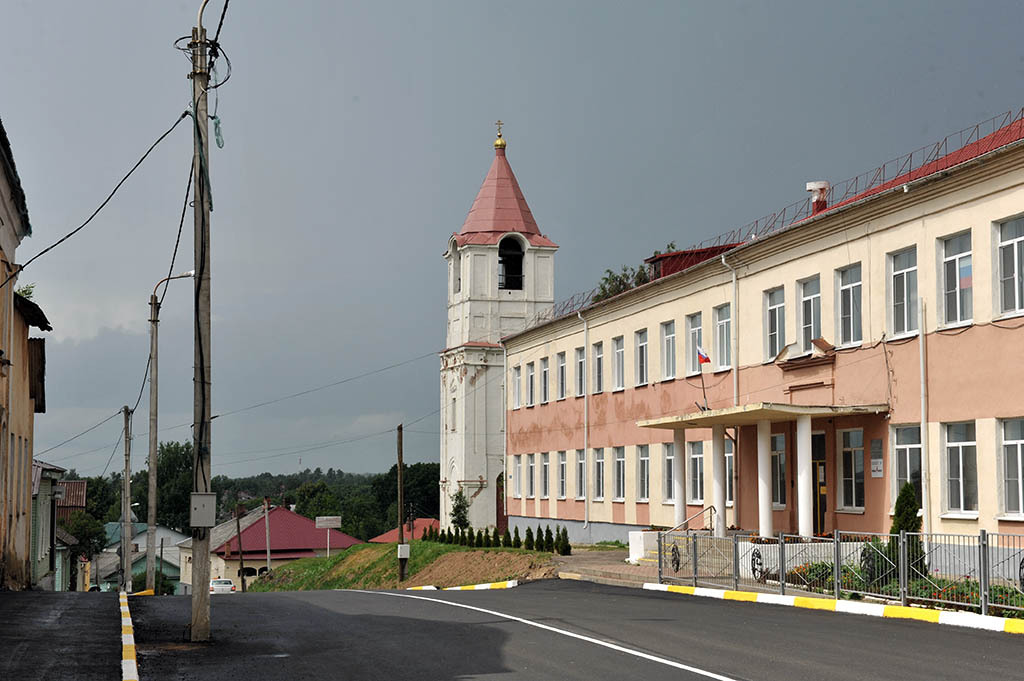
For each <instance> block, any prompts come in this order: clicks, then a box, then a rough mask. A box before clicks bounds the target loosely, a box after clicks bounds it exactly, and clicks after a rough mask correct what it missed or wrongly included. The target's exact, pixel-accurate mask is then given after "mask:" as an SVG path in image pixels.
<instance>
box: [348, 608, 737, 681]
mask: <svg viewBox="0 0 1024 681" xmlns="http://www.w3.org/2000/svg"><path fill="white" fill-rule="evenodd" d="M336 591H354V592H356V593H363V594H371V595H377V596H394V597H397V598H415V599H416V600H419V601H430V602H432V603H441V604H442V605H450V606H452V607H453V608H465V609H466V610H476V611H477V612H482V613H485V614H487V615H492V616H494V617H502V618H504V619H507V620H512V621H513V622H519V623H521V624H526V625H528V626H531V627H537V628H538V629H544V630H546V631H551V632H554V633H556V634H561V635H562V636H568V637H569V638H575V639H579V640H581V641H586V642H587V643H593V644H594V645H599V646H602V647H604V648H610V649H611V650H615V651H617V652H620V653H625V654H627V655H632V656H634V657H639V658H641V659H644V660H650V661H651V662H657V663H659V664H663V665H666V666H668V667H675V668H676V669H682V670H684V671H688V672H690V673H691V674H697V675H699V676H705V677H707V678H709V679H716V680H717V681H739V680H738V679H734V678H732V677H731V676H723V675H722V674H716V673H715V672H709V671H707V670H706V669H700V668H698V667H691V666H690V665H688V664H683V663H682V662H676V661H675V660H669V659H666V658H664V657H658V656H657V655H651V654H650V653H645V652H642V651H640V650H634V649H632V648H627V647H625V646H622V645H619V644H618V643H610V642H608V641H602V640H601V639H597V638H593V637H591V636H584V635H583V634H577V633H575V632H572V631H567V630H565V629H559V628H557V627H552V626H550V625H548V624H541V623H540V622H534V621H533V620H528V619H524V618H522V617H516V616H515V615H509V614H507V613H504V612H498V611H497V610H488V609H486V608H478V607H476V606H475V605H466V604H465V603H455V602H454V601H446V600H444V599H441V598H430V597H428V596H414V595H412V594H405V593H391V592H387V591H363V590H361V589H336Z"/></svg>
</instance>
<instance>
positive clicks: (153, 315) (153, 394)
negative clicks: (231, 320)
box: [146, 292, 162, 589]
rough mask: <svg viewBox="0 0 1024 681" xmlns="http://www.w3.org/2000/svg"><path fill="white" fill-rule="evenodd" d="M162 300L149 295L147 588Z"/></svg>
mask: <svg viewBox="0 0 1024 681" xmlns="http://www.w3.org/2000/svg"><path fill="white" fill-rule="evenodd" d="M159 317H160V302H159V301H158V300H157V297H156V292H154V293H153V294H152V295H151V296H150V297H149V496H148V499H149V501H148V504H147V506H146V516H147V518H146V521H147V524H148V525H149V527H148V528H146V588H147V589H155V588H156V556H155V555H154V554H155V553H156V458H157V457H156V454H157V451H156V449H157V439H156V431H157V420H156V408H157V385H156V379H157V364H156V348H157V336H156V334H157V331H156V329H157V324H158V319H159ZM161 543H162V542H161Z"/></svg>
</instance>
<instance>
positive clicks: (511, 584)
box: [444, 579, 519, 591]
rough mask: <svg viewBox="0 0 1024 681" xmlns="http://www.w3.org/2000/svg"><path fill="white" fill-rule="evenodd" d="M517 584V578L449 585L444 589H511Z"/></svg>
mask: <svg viewBox="0 0 1024 681" xmlns="http://www.w3.org/2000/svg"><path fill="white" fill-rule="evenodd" d="M516 586H519V580H516V579H510V580H509V581H507V582H491V583H490V584H468V585H466V586H449V587H445V589H444V590H445V591H482V590H484V589H511V588H513V587H516Z"/></svg>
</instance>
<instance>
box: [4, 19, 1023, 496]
mask: <svg viewBox="0 0 1024 681" xmlns="http://www.w3.org/2000/svg"><path fill="white" fill-rule="evenodd" d="M197 6H198V2H197V1H192V2H188V3H182V2H138V1H137V0H119V1H114V0H108V1H104V2H91V3H83V2H72V1H70V0H60V1H58V2H48V3H40V2H30V1H27V0H22V1H18V2H8V3H7V4H6V6H5V9H4V19H3V22H4V27H5V31H4V43H3V52H2V53H3V63H4V68H3V72H2V76H0V83H2V85H3V92H4V97H3V104H2V107H0V116H2V118H3V121H4V125H5V127H6V129H7V132H8V135H9V136H10V138H11V144H12V147H13V151H14V155H15V159H16V162H17V164H18V170H19V172H20V174H21V178H22V182H23V185H24V188H25V191H26V193H27V197H28V206H29V212H30V216H31V220H32V224H33V227H34V235H33V236H32V237H31V238H30V239H26V240H25V241H24V242H23V243H22V245H21V248H20V249H19V252H18V261H19V262H24V261H26V260H27V259H28V258H29V257H30V256H31V255H33V254H35V253H37V252H38V251H39V250H41V249H42V248H43V247H44V246H46V245H47V244H49V243H51V242H52V241H54V240H55V239H56V238H58V237H59V236H61V235H62V234H63V233H65V232H67V231H68V230H70V229H71V228H72V227H74V226H76V225H77V224H79V223H80V222H81V221H82V220H83V219H84V218H85V217H86V216H87V215H88V214H89V213H90V212H92V210H93V209H94V208H95V207H96V205H97V204H98V203H99V201H100V200H102V198H103V197H104V196H105V195H106V194H107V192H109V191H110V189H111V188H112V187H113V185H114V184H115V183H116V182H117V181H118V180H119V179H120V177H121V176H122V175H123V174H124V172H125V171H126V170H127V169H128V168H129V167H130V166H131V164H133V163H134V162H135V160H136V159H137V158H138V157H139V156H140V155H141V153H142V152H143V151H144V150H145V149H146V148H147V147H148V146H149V145H150V144H151V143H152V141H153V140H154V139H155V138H156V137H157V136H158V135H159V134H160V133H161V132H163V131H164V130H165V129H166V128H167V127H168V126H169V125H170V124H171V123H172V122H173V121H174V119H175V118H176V117H177V116H178V115H179V114H180V113H181V112H182V111H183V110H184V108H185V107H186V105H187V104H188V102H189V99H190V90H189V88H190V84H189V81H188V80H187V79H186V77H185V76H186V74H187V72H188V70H189V66H188V63H187V62H186V59H185V58H183V56H182V55H181V54H180V53H179V52H177V51H175V50H174V49H173V48H172V45H171V44H172V42H173V41H174V39H175V38H177V37H179V36H183V35H186V34H188V33H189V31H190V30H191V27H192V25H193V24H194V22H195V14H196V9H197ZM220 9H221V2H220V0H213V1H212V2H211V5H210V7H209V9H208V11H207V15H206V17H207V18H206V23H207V25H208V26H209V27H210V28H211V30H212V28H213V27H215V25H216V19H217V17H218V15H219V13H220ZM1020 25H1021V6H1020V3H1000V2H986V3H983V4H980V5H976V4H973V3H963V2H938V1H934V0H933V1H929V2H904V3H891V2H859V3H842V4H841V5H839V4H837V5H836V6H831V5H829V4H827V3H820V2H799V3H795V2H778V1H776V2H771V3H762V2H751V3H730V2H714V3H712V2H704V3H698V2H664V3H655V2H632V3H625V2H595V1H588V2H577V3H569V2H552V1H550V0H549V1H545V2H516V3H496V2H479V1H473V2H445V3H426V2H408V3H397V2H381V1H379V0H378V1H374V2H334V1H326V0H324V1H314V0H310V1H308V2H265V1H256V0H246V1H243V0H236V1H235V2H234V3H233V4H232V5H231V6H230V9H229V11H228V15H227V20H226V23H225V26H224V29H223V32H222V34H221V42H222V44H223V45H224V48H225V50H226V51H227V53H228V55H229V56H230V58H231V60H232V62H233V64H234V73H233V75H232V78H231V80H230V82H229V83H227V84H226V85H225V86H224V87H223V88H221V89H220V91H219V92H220V101H219V111H218V113H219V116H220V118H221V120H222V122H223V132H224V138H225V146H224V148H223V149H214V150H213V151H212V154H211V156H212V158H211V168H212V183H213V198H214V213H213V219H212V230H213V236H212V239H213V245H212V256H213V265H212V271H213V285H212V287H213V288H212V293H213V411H214V413H219V412H226V411H230V410H233V409H237V408H239V407H244V406H246V405H249V404H252V403H255V402H259V401H261V400H264V399H269V398H273V397H276V396H279V395H283V394H288V393H292V392H296V391H300V390H303V389H306V388H310V387H314V386H318V385H322V384H325V383H328V382H331V381H334V380H340V379H343V378H345V377H348V376H352V375H355V374H359V373H362V372H364V371H367V370H371V369H375V368H378V367H381V366H385V365H388V364H392V363H395V362H399V361H402V360H406V359H409V358H413V357H417V356H420V355H423V354H426V353H430V352H432V351H437V350H440V349H441V348H442V346H443V344H444V323H445V266H444V262H443V260H442V257H441V254H442V252H443V251H444V249H445V244H446V240H447V238H448V236H449V235H450V234H451V233H452V232H453V231H457V230H458V229H459V228H460V226H461V224H462V221H463V220H464V218H465V216H466V212H467V211H468V209H469V206H470V204H471V202H472V200H473V198H474V196H475V195H476V192H477V189H478V188H479V186H480V182H481V181H482V180H483V178H484V175H485V173H486V171H487V168H488V167H489V165H490V162H491V158H492V156H493V150H492V149H491V142H492V140H493V138H494V126H493V122H494V121H495V120H496V119H498V118H501V119H502V120H504V121H505V123H506V127H505V135H506V139H507V140H508V157H509V160H510V162H511V164H512V167H513V169H514V170H515V172H516V174H517V176H518V178H519V182H520V184H521V186H522V188H523V191H524V192H525V194H526V198H527V201H528V202H529V204H530V207H531V209H532V210H533V214H534V216H535V217H536V219H537V222H538V223H539V225H540V227H541V230H542V231H543V232H544V233H545V234H547V235H549V236H550V237H551V238H552V239H554V240H555V241H556V242H557V243H558V244H559V245H560V246H561V249H560V251H559V252H558V256H557V259H556V263H557V266H556V282H555V283H556V297H557V298H566V297H568V296H570V295H571V294H573V293H575V292H577V291H580V290H586V289H590V288H591V287H593V286H594V285H595V284H596V282H597V281H598V279H599V278H600V276H601V273H602V271H603V270H604V269H605V268H606V267H617V266H618V265H620V264H622V263H623V262H625V261H628V262H630V263H636V262H639V261H640V260H641V259H642V258H643V257H645V256H647V255H649V254H650V253H651V252H652V251H653V250H654V249H656V248H659V247H662V246H663V245H664V244H665V243H666V242H668V241H672V240H674V241H676V243H677V244H679V245H680V246H684V245H688V244H690V243H693V242H697V241H700V240H701V239H703V238H705V237H708V236H712V235H715V234H718V233H720V232H724V231H726V230H729V229H732V228H734V227H737V226H739V225H742V224H744V223H746V222H749V221H750V220H753V219H754V218H757V217H759V216H761V215H764V214H766V213H768V212H771V211H772V210H774V209H776V208H779V207H781V206H783V205H785V204H788V203H790V202H791V201H794V200H796V199H799V198H801V197H802V196H803V195H804V191H803V188H804V183H805V182H806V181H808V180H818V179H828V180H832V181H839V180H843V179H845V178H847V177H850V176H853V175H856V174H858V173H860V172H863V171H865V170H868V169H870V168H872V167H874V166H877V165H879V164H881V163H882V162H884V161H886V160H888V159H890V158H892V157H895V156H897V155H899V154H901V153H904V152H908V151H911V150H912V149H916V148H918V147H920V146H923V145H925V144H928V143H930V142H933V141H935V140H937V139H938V138H941V137H942V136H944V135H945V134H947V133H949V132H953V131H955V130H959V129H960V128H963V127H966V126H968V125H971V124H973V123H975V122H978V121H981V120H983V119H986V118H988V117H990V116H993V115H996V114H998V113H1002V112H1004V111H1006V110H1008V109H1013V108H1019V107H1021V106H1022V105H1024V96H1022V95H1021V94H1020V83H1021V80H1022V74H1024V52H1022V51H1021V49H1020V47H1019V43H1020V40H1019V27H1020ZM191 153H192V139H191V135H190V129H189V126H188V125H187V124H183V125H181V126H179V128H178V129H177V130H176V131H175V132H174V134H173V135H172V136H171V137H169V138H168V139H167V140H165V141H164V143H163V144H162V145H161V146H160V147H158V149H157V150H156V151H154V153H153V154H152V156H151V157H150V158H149V159H148V160H147V161H146V162H145V164H144V165H143V166H142V167H141V168H140V169H139V171H138V172H137V173H136V175H135V176H133V177H132V178H131V179H130V180H129V181H128V183H127V184H126V185H125V186H124V188H123V189H122V190H121V192H120V193H119V194H118V195H117V197H116V198H115V199H114V201H112V202H111V204H110V205H109V206H108V207H107V209H106V210H105V211H104V212H103V213H101V214H100V216H99V217H98V218H97V219H96V220H95V221H94V222H93V223H92V224H91V225H90V226H89V227H88V228H87V229H86V230H85V231H83V232H82V233H80V234H79V235H78V236H76V237H75V238H74V239H72V240H71V241H69V242H67V243H66V244H65V245H63V246H62V247H60V248H59V249H57V250H55V251H54V252H53V253H51V254H49V255H47V256H45V257H44V258H41V259H40V260H39V261H37V262H36V263H35V264H33V265H32V266H31V267H30V268H28V269H27V270H26V271H25V273H24V274H23V275H22V279H21V283H28V282H35V283H36V284H37V288H36V299H37V301H38V302H39V303H40V304H41V305H42V306H43V308H44V309H45V311H46V313H47V315H48V316H49V318H50V320H51V322H52V323H53V327H54V331H53V333H52V334H50V335H49V337H50V340H49V342H48V348H47V355H48V358H47V359H48V367H47V370H48V371H47V413H46V414H45V415H40V416H38V417H37V419H36V435H35V437H36V447H35V450H36V452H37V453H38V452H42V451H43V450H45V449H46V448H47V447H49V446H51V445H54V444H57V443H58V442H60V441H62V440H63V439H65V438H66V437H69V436H71V435H73V434H75V433H77V432H79V431H81V430H83V429H84V428H86V427H88V426H90V425H92V424H94V423H96V422H97V421H99V420H100V419H102V418H103V417H105V416H106V415H108V414H112V413H114V411H116V410H117V409H119V408H120V407H121V406H122V405H124V404H125V403H128V404H132V403H134V401H135V396H136V395H137V393H138V390H139V387H140V382H141V379H142V373H143V370H144V368H145V363H146V357H147V354H148V338H147V323H146V320H147V318H148V298H149V293H150V291H151V290H152V287H153V285H154V284H155V283H156V281H157V280H158V279H160V278H161V277H162V276H164V274H165V273H166V271H167V267H168V264H169V259H170V254H171V251H172V248H173V245H174V238H175V233H176V231H177V225H178V216H179V215H180V211H181V203H182V199H183V195H184V188H185V182H186V178H187V176H188V170H189V164H190V162H191ZM178 263H179V264H178V265H177V266H176V268H175V269H176V270H178V271H180V270H187V269H191V267H192V264H191V263H192V238H191V217H189V219H188V220H187V222H186V228H185V231H184V234H183V237H182V243H181V250H180V255H179V260H178ZM190 286H191V283H189V282H175V283H172V285H171V288H170V291H169V293H168V296H167V299H166V302H165V305H164V309H163V312H162V323H161V341H162V343H161V361H160V368H161V375H160V384H161V401H160V407H161V408H160V419H161V425H162V426H163V427H167V426H174V425H177V424H181V423H187V422H189V421H190V420H191V396H192V344H191V339H192V321H191V314H190V301H191V296H190V291H191V288H190ZM437 367H438V362H437V359H436V357H428V358H426V359H423V360H420V361H418V362H414V363H412V364H409V365H407V366H404V367H402V368H400V369H397V370H394V371H391V372H387V373H383V374H380V375H376V376H373V377H371V378H367V379H363V380H360V381H355V382H351V383H348V384H345V385H342V386H338V387H335V388H331V389H329V390H324V391H322V392H318V393H315V394H313V395H309V396H306V397H301V398H297V399H293V400H289V401H286V402H282V403H278V404H275V405H272V406H269V407H264V408H260V409H255V410H251V411H248V412H244V413H241V414H237V415H232V416H225V417H224V418H222V419H217V420H216V421H214V427H213V442H214V449H213V466H214V473H215V474H227V475H233V476H238V475H249V474H254V473H259V472H261V471H264V470H269V471H272V472H283V471H291V470H296V469H298V468H300V467H301V468H305V467H310V468H313V467H316V466H320V467H322V468H323V469H325V470H326V469H327V468H328V467H335V468H341V469H343V470H346V471H352V472H361V471H381V470H385V469H386V468H387V467H389V466H390V465H391V463H392V461H393V459H394V437H393V435H391V434H387V435H383V436H377V437H371V438H368V439H365V440H361V441H359V442H356V443H350V444H340V445H336V446H331V447H327V448H323V449H320V450H315V451H308V452H305V453H302V454H286V455H283V456H276V458H263V459H262V460H259V461H248V460H249V459H255V458H262V457H268V456H274V455H277V454H280V453H282V452H288V451H292V450H297V449H300V448H302V447H303V446H307V445H314V444H316V443H321V442H325V441H333V440H343V439H348V438H356V437H361V436H364V435H367V434H371V433H376V432H379V431H381V430H384V429H386V428H390V427H392V426H393V425H395V424H397V423H399V422H401V421H406V422H409V421H412V420H413V419H416V418H419V417H421V416H423V415H425V414H431V413H432V412H434V411H435V410H436V409H437V408H438V396H437V382H438V378H437ZM147 393H148V389H147ZM146 411H147V401H146V397H145V396H144V397H143V400H142V403H141V404H140V406H139V418H137V419H136V426H135V431H136V433H137V434H139V433H143V432H144V431H145V430H146V429H147V423H146V416H145V412H146ZM437 422H438V419H437V417H436V416H435V415H431V416H429V417H428V418H426V419H424V420H422V421H420V422H419V423H417V424H416V425H414V426H412V427H411V428H410V430H411V431H412V432H411V433H410V434H409V435H408V436H407V438H406V458H407V460H411V461H436V460H437V459H438V444H437V434H436V432H437V429H438V426H437ZM119 429H120V418H117V419H114V420H112V421H111V422H109V423H108V424H106V425H104V426H103V427H101V428H98V429H97V430H95V431H93V432H91V433H89V434H87V435H85V436H83V437H82V438H80V439H78V440H76V441H75V442H73V443H71V444H69V445H66V446H64V447H61V448H60V449H57V450H55V451H52V452H49V453H47V454H45V455H43V456H42V457H41V458H44V459H45V460H48V461H54V462H60V463H61V464H62V465H66V466H69V467H71V466H74V467H76V468H77V469H78V470H79V471H80V472H81V473H83V474H87V475H96V474H98V473H99V472H100V471H102V470H103V469H104V466H105V464H106V463H107V461H108V458H109V457H110V453H111V447H112V446H113V444H114V442H115V440H116V438H117V436H118V431H119ZM188 437H189V429H188V428H187V427H184V428H177V429H173V430H167V431H165V432H162V433H161V438H162V439H165V440H167V439H181V440H184V439H187V438H188ZM90 450H97V451H90ZM145 450H146V441H145V438H144V437H142V438H138V439H137V440H136V444H135V449H134V451H135V456H134V457H133V458H134V460H135V462H136V463H135V466H136V467H139V466H142V465H144V463H143V462H144V458H145ZM68 457H73V458H68ZM119 457H120V454H118V455H115V457H114V461H113V462H112V464H111V465H112V466H118V465H119V463H120V462H119ZM300 457H301V464H300ZM231 462H239V463H231Z"/></svg>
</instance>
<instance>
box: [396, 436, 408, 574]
mask: <svg viewBox="0 0 1024 681" xmlns="http://www.w3.org/2000/svg"><path fill="white" fill-rule="evenodd" d="M402 468H403V466H402V424H401V423H399V424H398V581H399V582H404V581H405V564H406V563H407V562H408V561H409V557H408V556H404V557H403V556H402V547H403V546H404V545H405V492H404V486H403V485H402Z"/></svg>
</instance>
